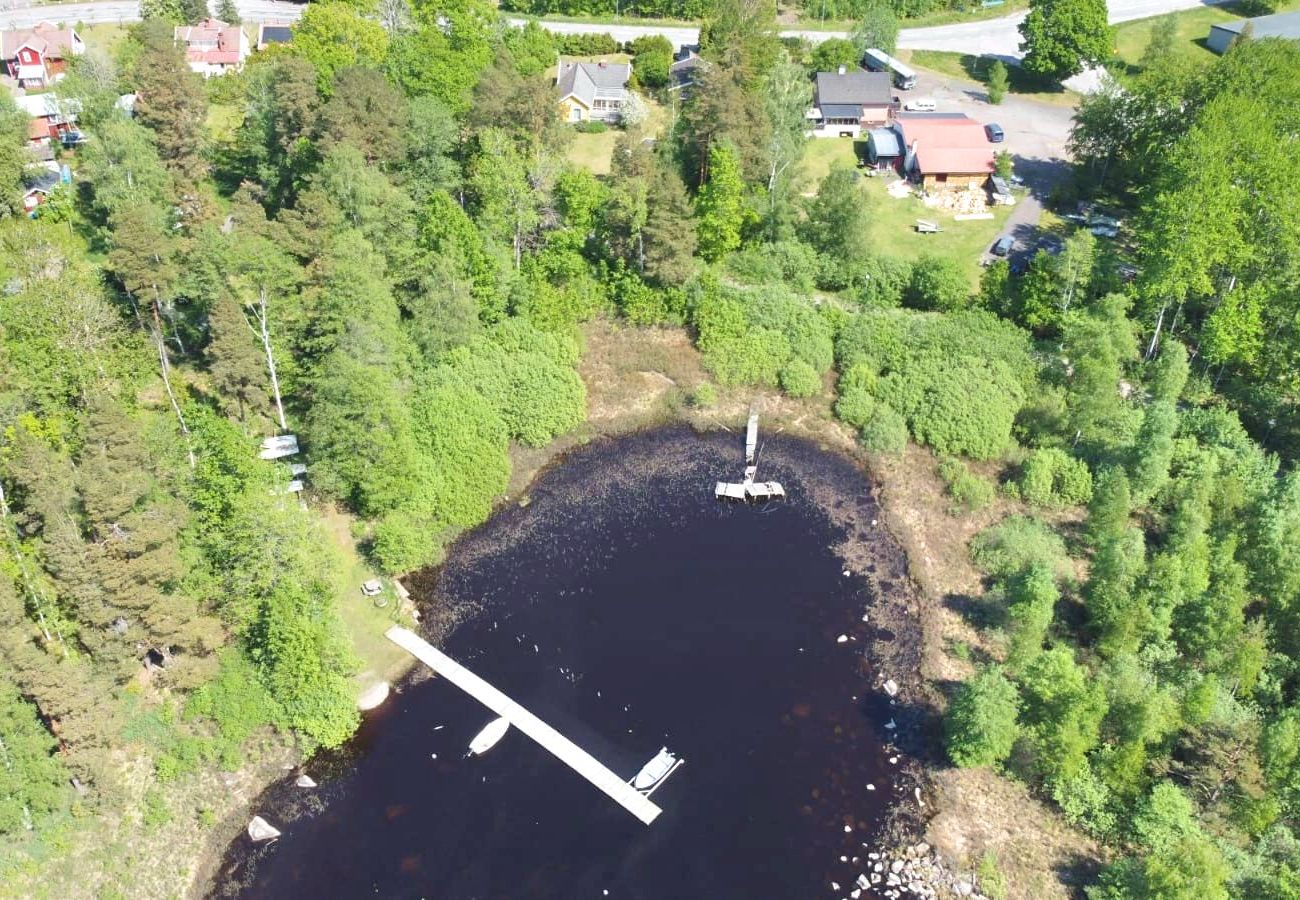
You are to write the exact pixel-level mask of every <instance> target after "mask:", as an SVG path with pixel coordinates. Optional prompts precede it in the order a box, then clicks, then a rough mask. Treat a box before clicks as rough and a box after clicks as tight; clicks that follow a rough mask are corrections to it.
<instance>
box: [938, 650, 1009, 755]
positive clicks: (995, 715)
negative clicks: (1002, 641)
mask: <svg viewBox="0 0 1300 900" xmlns="http://www.w3.org/2000/svg"><path fill="white" fill-rule="evenodd" d="M1019 708H1020V698H1019V697H1018V696H1017V695H1016V689H1015V687H1013V686H1012V684H1011V682H1009V681H1007V679H1006V677H1005V676H1004V675H1003V674H1002V673H1001V672H1000V671H998V670H997V669H995V668H986V669H983V670H981V671H980V672H979V673H978V674H977V675H975V677H974V678H972V679H970V680H969V681H966V682H964V683H963V684H962V685H961V687H959V688H958V689H957V694H956V695H955V696H954V697H953V698H952V702H951V703H950V704H948V711H947V712H946V713H945V714H944V731H945V746H946V748H947V750H948V756H949V758H950V759H952V761H953V762H954V763H956V764H957V765H959V766H962V767H963V768H966V767H972V766H995V765H998V764H999V763H1001V762H1002V761H1003V760H1005V759H1006V758H1007V757H1008V756H1009V755H1010V754H1011V747H1012V745H1013V744H1014V743H1015V740H1016V736H1017V734H1018V728H1017V727H1016V713H1017V711H1018V710H1019Z"/></svg>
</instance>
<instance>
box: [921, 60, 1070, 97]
mask: <svg viewBox="0 0 1300 900" xmlns="http://www.w3.org/2000/svg"><path fill="white" fill-rule="evenodd" d="M898 55H899V57H900V58H901V59H903V60H904V61H905V62H910V63H911V64H912V65H914V66H916V67H917V68H918V69H927V70H929V71H931V72H935V73H937V74H939V75H943V76H946V77H948V78H959V79H962V80H964V81H974V82H976V83H978V84H986V83H987V82H988V70H989V66H991V65H993V59H992V58H991V57H987V56H975V55H974V54H971V53H949V52H948V51H946V50H900V51H899V54H898ZM1007 75H1008V76H1009V78H1008V80H1009V81H1010V83H1011V88H1010V93H1012V94H1015V95H1017V96H1019V97H1027V98H1028V99H1030V100H1038V101H1040V102H1042V103H1055V104H1056V105H1058V106H1076V105H1078V102H1079V95H1078V94H1076V93H1075V92H1074V91H1070V90H1066V89H1065V88H1064V87H1062V86H1061V85H1060V84H1057V83H1054V82H1051V81H1045V80H1043V79H1039V78H1035V77H1034V76H1032V75H1030V74H1029V73H1028V72H1026V71H1025V70H1024V69H1021V68H1020V67H1019V66H1007Z"/></svg>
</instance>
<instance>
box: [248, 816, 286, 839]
mask: <svg viewBox="0 0 1300 900" xmlns="http://www.w3.org/2000/svg"><path fill="white" fill-rule="evenodd" d="M248 836H249V837H250V838H252V839H253V840H255V841H269V840H271V839H272V838H278V837H279V836H280V829H278V828H275V827H273V826H272V825H271V824H270V823H269V822H267V821H266V819H263V818H262V817H261V816H253V821H251V822H249V823H248Z"/></svg>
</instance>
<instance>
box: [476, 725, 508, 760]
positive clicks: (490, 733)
mask: <svg viewBox="0 0 1300 900" xmlns="http://www.w3.org/2000/svg"><path fill="white" fill-rule="evenodd" d="M509 730H510V722H509V721H507V720H506V718H505V717H504V716H503V717H501V718H497V719H493V720H492V721H491V722H488V723H487V725H485V726H483V730H482V731H480V732H479V733H478V734H476V735H474V740H472V741H470V742H469V752H470V755H471V756H482V755H483V754H484V753H487V752H488V751H489V750H491V749H492V748H493V747H495V746H496V744H497V741H499V740H501V739H502V738H503V737H505V736H506V732H507V731H509Z"/></svg>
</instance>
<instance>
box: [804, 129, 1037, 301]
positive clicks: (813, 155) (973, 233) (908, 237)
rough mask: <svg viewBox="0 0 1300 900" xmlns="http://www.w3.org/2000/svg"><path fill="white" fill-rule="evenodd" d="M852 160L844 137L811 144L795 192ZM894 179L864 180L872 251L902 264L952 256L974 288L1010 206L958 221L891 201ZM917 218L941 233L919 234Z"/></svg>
mask: <svg viewBox="0 0 1300 900" xmlns="http://www.w3.org/2000/svg"><path fill="white" fill-rule="evenodd" d="M855 157H856V151H855V149H854V142H853V141H850V140H848V139H847V138H813V139H811V140H809V141H808V146H807V148H806V149H805V150H804V157H803V159H802V160H801V161H800V164H799V171H798V172H797V173H796V174H795V181H794V184H795V190H796V191H797V192H798V193H801V194H807V193H811V192H813V191H815V190H816V189H817V182H818V181H819V180H820V179H821V178H822V177H824V176H825V175H826V173H827V172H829V171H830V170H831V167H832V166H835V165H837V164H838V165H840V166H853V165H854V160H855ZM894 180H895V179H894V178H892V177H880V178H866V177H864V178H863V181H864V182H865V183H866V187H867V193H868V194H869V195H870V197H871V201H870V202H871V213H872V216H871V219H872V225H871V239H872V244H873V246H875V248H876V249H877V250H878V252H880V253H882V254H888V255H891V256H899V257H902V258H903V259H916V258H917V257H918V256H920V255H921V254H923V253H934V254H938V255H941V256H947V257H950V258H952V259H955V260H957V261H958V262H959V263H961V264H962V265H963V266H964V267H966V269H967V271H968V272H969V274H970V279H971V284H972V285H976V284H978V282H979V273H980V264H979V261H980V257H981V256H982V255H983V253H984V251H985V250H987V249H988V248H989V245H990V244H992V243H993V241H994V240H995V239H996V238H997V236H998V235H999V234H1001V233H1002V228H1003V225H1004V223H1005V222H1006V220H1007V217H1008V216H1010V215H1011V209H1012V207H1008V206H996V207H990V208H989V211H990V212H992V213H993V218H992V219H974V220H971V221H965V222H958V221H956V220H955V219H954V218H953V217H952V214H951V213H947V212H943V211H941V210H937V209H931V208H930V207H928V206H926V205H925V204H924V203H922V202H921V200H920V199H919V198H917V197H915V196H912V197H906V198H903V199H898V198H895V197H891V196H889V194H887V193H886V192H885V188H886V186H887V185H889V184H890V182H892V181H894ZM917 219H926V220H928V221H931V222H938V223H939V227H940V228H942V229H943V230H942V231H940V232H939V233H938V234H918V233H917V231H916V227H915V226H916V220H917Z"/></svg>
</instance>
